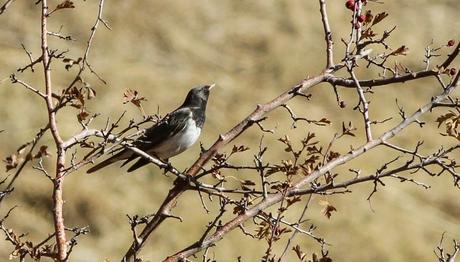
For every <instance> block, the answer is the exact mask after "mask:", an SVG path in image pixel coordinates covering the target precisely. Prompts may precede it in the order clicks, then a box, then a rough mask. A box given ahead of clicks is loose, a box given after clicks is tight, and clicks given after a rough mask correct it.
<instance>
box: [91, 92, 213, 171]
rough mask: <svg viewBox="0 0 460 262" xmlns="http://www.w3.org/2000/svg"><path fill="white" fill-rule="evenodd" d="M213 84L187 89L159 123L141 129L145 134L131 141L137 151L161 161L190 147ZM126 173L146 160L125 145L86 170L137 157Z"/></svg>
mask: <svg viewBox="0 0 460 262" xmlns="http://www.w3.org/2000/svg"><path fill="white" fill-rule="evenodd" d="M214 86H215V84H212V85H203V86H198V87H195V88H193V89H192V90H190V91H189V92H188V94H187V97H186V98H185V101H184V103H183V104H182V105H181V106H180V107H179V108H177V109H176V110H174V111H172V112H171V113H169V114H167V115H166V116H165V117H164V118H163V119H162V120H160V122H159V123H157V124H155V125H154V126H152V127H150V128H148V129H146V130H145V133H144V134H143V135H142V136H141V137H139V138H138V139H137V140H135V141H134V142H133V145H134V146H135V147H137V148H139V149H140V150H142V151H144V152H146V153H148V154H150V155H152V156H154V157H156V158H159V159H161V160H166V161H167V160H168V159H169V158H170V157H173V156H175V155H178V154H180V153H182V152H184V151H185V150H186V149H188V148H189V147H191V146H192V145H193V144H194V143H195V142H196V141H197V140H198V137H199V136H200V133H201V129H202V128H203V125H204V121H205V119H206V104H207V102H208V96H209V90H211V89H212V88H213V87H214ZM137 158H139V159H138V160H137V162H136V163H134V165H132V166H131V167H130V168H129V169H128V172H131V171H134V170H136V169H138V168H140V167H142V166H144V165H147V164H148V163H149V160H147V159H146V158H142V157H140V156H139V155H137V154H136V153H134V152H133V151H131V150H130V149H128V148H125V149H123V150H121V151H120V152H118V153H116V154H115V155H113V156H111V157H110V158H108V159H106V160H104V161H102V162H101V163H99V164H97V165H95V166H93V167H91V168H90V169H88V171H87V173H93V172H95V171H97V170H99V169H101V168H103V167H106V166H108V165H110V164H112V163H115V162H117V161H120V160H125V162H124V163H123V164H122V165H121V166H124V165H126V164H127V163H129V162H131V161H133V160H134V159H137Z"/></svg>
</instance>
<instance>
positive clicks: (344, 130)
mask: <svg viewBox="0 0 460 262" xmlns="http://www.w3.org/2000/svg"><path fill="white" fill-rule="evenodd" d="M354 130H356V128H355V127H353V124H352V123H351V122H348V126H345V122H342V133H343V134H344V135H348V136H355V134H353V133H352V132H351V131H354Z"/></svg>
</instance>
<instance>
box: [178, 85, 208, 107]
mask: <svg viewBox="0 0 460 262" xmlns="http://www.w3.org/2000/svg"><path fill="white" fill-rule="evenodd" d="M214 86H215V84H212V85H202V86H197V87H195V88H192V89H191V90H190V91H189V92H188V94H187V97H186V98H185V101H184V103H183V104H182V106H192V107H203V109H205V108H206V103H207V102H208V97H209V91H210V90H211V89H212V88H213V87H214Z"/></svg>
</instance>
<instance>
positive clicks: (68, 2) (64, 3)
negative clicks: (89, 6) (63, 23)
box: [56, 0, 75, 10]
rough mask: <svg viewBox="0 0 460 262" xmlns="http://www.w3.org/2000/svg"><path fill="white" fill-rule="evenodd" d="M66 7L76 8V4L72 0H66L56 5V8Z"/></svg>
mask: <svg viewBox="0 0 460 262" xmlns="http://www.w3.org/2000/svg"><path fill="white" fill-rule="evenodd" d="M64 8H75V5H74V4H73V2H72V1H69V0H66V1H64V2H62V3H60V4H58V5H57V6H56V10H58V9H64Z"/></svg>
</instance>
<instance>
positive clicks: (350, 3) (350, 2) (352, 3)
mask: <svg viewBox="0 0 460 262" xmlns="http://www.w3.org/2000/svg"><path fill="white" fill-rule="evenodd" d="M359 1H361V3H362V4H363V5H366V4H367V0H347V1H346V2H345V7H346V8H347V9H349V10H351V11H358V8H359V6H358V2H359ZM356 20H357V23H356V24H355V28H356V29H359V28H360V27H361V25H362V24H363V23H367V22H370V21H372V15H371V13H370V12H369V11H368V12H367V13H366V14H365V15H364V14H361V15H358V16H357V17H356Z"/></svg>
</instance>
